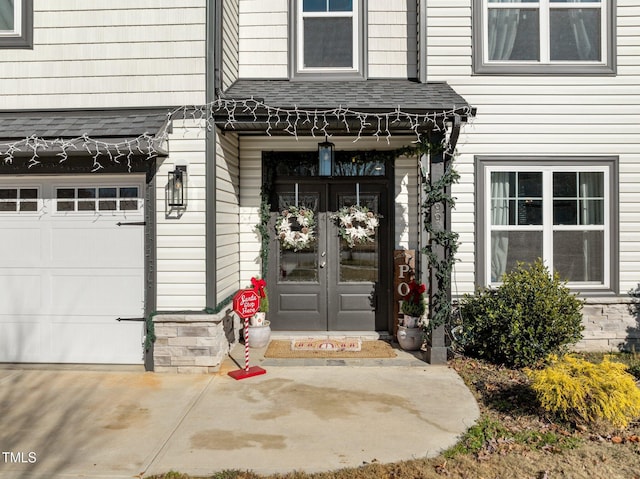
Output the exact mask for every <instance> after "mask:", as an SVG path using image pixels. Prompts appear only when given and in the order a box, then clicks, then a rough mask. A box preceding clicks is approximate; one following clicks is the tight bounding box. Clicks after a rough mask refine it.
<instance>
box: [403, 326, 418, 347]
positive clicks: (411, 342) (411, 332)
mask: <svg viewBox="0 0 640 479" xmlns="http://www.w3.org/2000/svg"><path fill="white" fill-rule="evenodd" d="M398 343H399V344H400V347H401V348H402V349H404V350H405V351H417V350H418V349H420V346H422V329H421V328H407V327H406V326H398Z"/></svg>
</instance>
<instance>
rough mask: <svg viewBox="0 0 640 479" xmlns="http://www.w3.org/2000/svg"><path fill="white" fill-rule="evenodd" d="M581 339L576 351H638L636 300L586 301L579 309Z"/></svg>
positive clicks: (639, 331) (639, 317) (638, 309)
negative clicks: (582, 328) (581, 330)
mask: <svg viewBox="0 0 640 479" xmlns="http://www.w3.org/2000/svg"><path fill="white" fill-rule="evenodd" d="M582 315H583V319H582V323H583V324H584V331H583V333H582V336H583V339H582V341H580V342H579V343H578V344H576V346H575V349H576V350H578V351H620V350H627V351H631V350H635V351H640V302H638V299H637V298H630V297H617V298H587V299H586V300H585V304H584V307H583V309H582Z"/></svg>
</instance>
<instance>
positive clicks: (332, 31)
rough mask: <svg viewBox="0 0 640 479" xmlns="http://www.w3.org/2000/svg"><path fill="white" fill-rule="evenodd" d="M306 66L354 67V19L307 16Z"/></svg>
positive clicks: (305, 36) (305, 39) (305, 21)
mask: <svg viewBox="0 0 640 479" xmlns="http://www.w3.org/2000/svg"><path fill="white" fill-rule="evenodd" d="M304 66H305V67H306V68H313V67H329V68H351V67H353V20H352V19H351V18H305V19H304Z"/></svg>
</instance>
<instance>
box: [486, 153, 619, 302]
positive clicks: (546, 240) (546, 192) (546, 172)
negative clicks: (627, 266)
mask: <svg viewBox="0 0 640 479" xmlns="http://www.w3.org/2000/svg"><path fill="white" fill-rule="evenodd" d="M562 171H566V172H603V173H604V224H603V225H575V226H573V225H554V224H553V173H554V172H562ZM492 172H541V173H542V185H543V191H542V198H543V201H542V208H543V218H542V225H520V226H517V228H514V227H513V226H503V227H501V226H498V227H496V226H494V225H492V224H491V173H492ZM610 174H611V172H610V168H609V167H608V166H606V165H602V166H596V165H580V164H576V165H557V166H555V165H546V166H532V165H500V166H497V165H487V166H486V167H485V174H484V182H485V184H484V191H485V194H484V198H483V205H484V206H483V208H484V223H485V224H484V238H483V241H484V253H483V254H484V257H483V259H482V261H483V262H484V264H485V268H484V274H485V277H484V278H483V279H484V284H486V285H491V286H497V285H499V284H500V282H492V281H491V268H490V267H489V266H488V265H490V264H491V261H490V258H491V232H492V231H500V230H503V231H512V230H514V229H517V230H519V231H542V234H543V246H542V253H543V261H544V264H545V265H546V266H547V267H549V268H550V269H552V267H553V264H552V263H553V232H554V231H570V230H580V231H584V230H595V231H604V262H603V268H604V278H603V282H602V283H587V282H569V283H567V285H568V286H569V287H570V288H573V289H584V290H595V291H597V290H610V289H611V288H612V284H611V281H612V278H611V256H612V255H611V254H610V253H611V246H612V245H611V228H612V218H611V214H610V211H611V196H612V193H613V192H612V191H611V188H610V186H609V185H610V184H611V183H610V180H611V178H610Z"/></svg>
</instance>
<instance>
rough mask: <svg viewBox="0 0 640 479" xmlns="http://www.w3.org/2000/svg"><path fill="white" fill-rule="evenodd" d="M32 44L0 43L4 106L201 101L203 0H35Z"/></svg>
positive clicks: (0, 87) (0, 86)
mask: <svg viewBox="0 0 640 479" xmlns="http://www.w3.org/2000/svg"><path fill="white" fill-rule="evenodd" d="M33 3H34V46H33V49H32V50H1V51H0V52H1V53H0V69H1V70H2V78H0V102H1V103H2V108H4V109H25V108H33V109H45V108H91V107H106V106H108V107H110V108H115V107H124V106H157V105H182V104H190V105H193V104H198V103H204V90H205V83H204V82H205V20H206V12H205V0H184V1H182V2H180V5H177V4H176V2H174V1H171V0H141V1H137V2H130V1H128V0H114V1H112V2H108V3H104V2H98V1H96V0H88V1H83V2H76V1H73V0H33Z"/></svg>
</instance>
